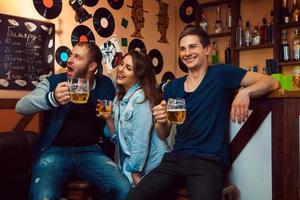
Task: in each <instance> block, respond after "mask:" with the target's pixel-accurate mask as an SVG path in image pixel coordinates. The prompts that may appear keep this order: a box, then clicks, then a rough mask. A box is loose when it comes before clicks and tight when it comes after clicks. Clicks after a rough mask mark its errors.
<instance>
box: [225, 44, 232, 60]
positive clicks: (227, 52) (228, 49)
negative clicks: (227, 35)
mask: <svg viewBox="0 0 300 200" xmlns="http://www.w3.org/2000/svg"><path fill="white" fill-rule="evenodd" d="M230 63H231V47H230V42H228V43H227V47H226V49H225V64H230Z"/></svg>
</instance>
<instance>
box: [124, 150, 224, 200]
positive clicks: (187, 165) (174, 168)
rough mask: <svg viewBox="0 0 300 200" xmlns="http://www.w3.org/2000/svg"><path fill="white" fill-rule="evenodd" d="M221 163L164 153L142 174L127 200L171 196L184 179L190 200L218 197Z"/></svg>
mask: <svg viewBox="0 0 300 200" xmlns="http://www.w3.org/2000/svg"><path fill="white" fill-rule="evenodd" d="M223 171H224V169H223V167H222V166H220V165H219V164H217V163H215V162H212V161H209V160H205V159H201V158H199V157H197V156H191V155H182V154H180V155H179V154H178V155H175V154H165V156H164V158H163V160H162V162H161V164H160V165H159V166H158V167H157V168H155V169H154V170H152V171H151V172H150V173H149V174H148V175H146V176H145V177H144V178H143V179H142V180H141V182H140V183H139V184H138V185H137V186H136V188H135V189H134V190H133V191H132V192H131V194H130V195H129V200H151V199H153V200H157V199H166V198H167V197H170V196H173V195H174V194H175V192H176V190H177V189H178V188H179V187H180V186H182V185H183V184H184V183H186V186H187V189H188V193H189V198H190V200H220V199H221V195H222V188H223V177H224V174H223Z"/></svg>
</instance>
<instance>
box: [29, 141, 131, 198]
mask: <svg viewBox="0 0 300 200" xmlns="http://www.w3.org/2000/svg"><path fill="white" fill-rule="evenodd" d="M72 174H75V175H76V176H77V177H79V178H82V179H84V180H87V181H88V182H90V183H91V184H93V185H95V186H96V187H97V188H98V189H99V190H100V191H101V194H102V195H103V197H102V199H103V198H104V199H111V200H123V199H127V196H128V194H129V192H130V184H129V182H128V180H127V178H126V177H125V176H124V175H123V174H121V173H120V171H119V170H118V168H117V166H116V164H115V163H114V162H113V161H112V160H111V159H110V158H108V157H107V156H106V155H105V154H104V153H103V151H102V149H101V148H100V147H99V146H98V145H92V146H84V147H50V148H49V149H48V150H47V151H46V152H45V153H43V154H42V155H41V157H40V158H39V159H38V160H37V161H35V162H34V164H33V168H32V178H31V185H30V194H29V199H30V200H44V199H47V200H58V199H60V196H61V190H62V187H63V185H64V183H65V182H66V180H67V179H68V178H69V177H70V176H71V175H72Z"/></svg>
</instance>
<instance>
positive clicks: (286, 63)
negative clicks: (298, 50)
mask: <svg viewBox="0 0 300 200" xmlns="http://www.w3.org/2000/svg"><path fill="white" fill-rule="evenodd" d="M279 65H281V66H293V65H300V61H287V62H279Z"/></svg>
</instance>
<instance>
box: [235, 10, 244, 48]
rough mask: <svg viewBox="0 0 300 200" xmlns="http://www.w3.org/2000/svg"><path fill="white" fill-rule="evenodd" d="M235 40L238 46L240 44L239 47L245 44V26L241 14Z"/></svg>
mask: <svg viewBox="0 0 300 200" xmlns="http://www.w3.org/2000/svg"><path fill="white" fill-rule="evenodd" d="M235 41H236V46H238V47H241V46H243V27H242V18H241V16H239V22H238V26H237V28H236V33H235Z"/></svg>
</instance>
